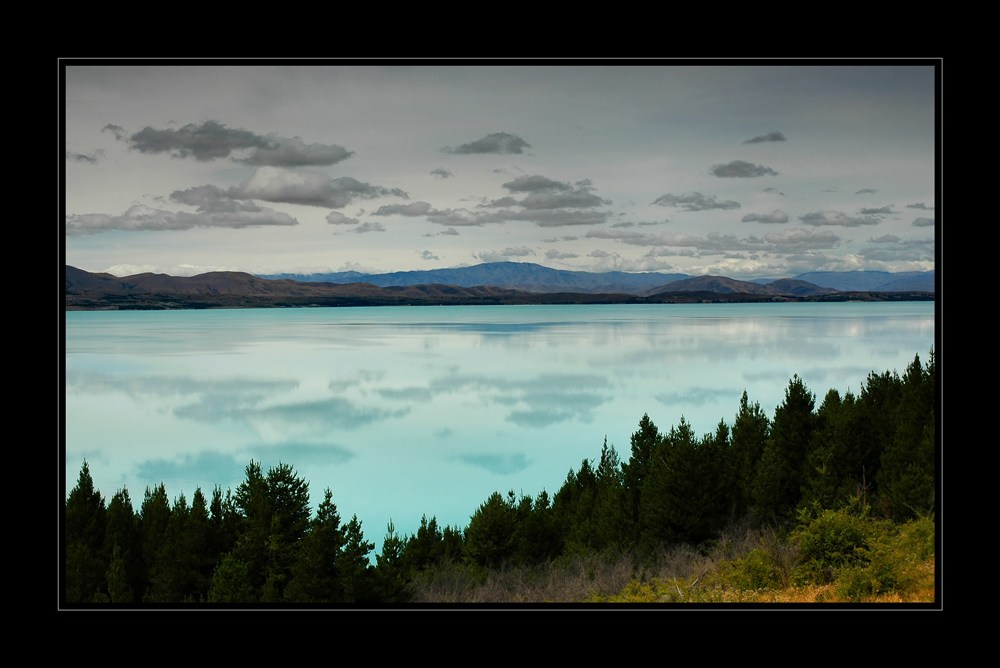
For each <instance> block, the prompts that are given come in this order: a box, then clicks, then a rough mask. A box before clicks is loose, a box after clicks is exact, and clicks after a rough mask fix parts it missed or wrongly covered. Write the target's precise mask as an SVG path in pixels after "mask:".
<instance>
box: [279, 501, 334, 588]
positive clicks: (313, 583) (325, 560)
mask: <svg viewBox="0 0 1000 668" xmlns="http://www.w3.org/2000/svg"><path fill="white" fill-rule="evenodd" d="M345 542H346V539H345V537H344V534H343V530H342V528H341V526H340V514H339V513H338V512H337V506H336V504H334V503H333V494H332V492H331V491H330V488H329V487H328V488H327V489H326V490H325V491H324V498H323V502H322V503H320V504H319V508H317V509H316V517H315V518H313V520H312V521H311V523H310V526H309V532H308V533H307V534H306V536H305V538H304V539H303V540H302V547H301V549H300V550H299V558H298V561H296V563H295V564H294V565H293V566H292V571H291V580H290V581H289V583H288V586H287V587H286V588H285V591H284V600H285V601H287V602H293V603H339V602H341V601H343V600H344V596H345V595H344V586H343V578H342V575H341V565H340V551H341V549H342V548H343V547H344V544H345Z"/></svg>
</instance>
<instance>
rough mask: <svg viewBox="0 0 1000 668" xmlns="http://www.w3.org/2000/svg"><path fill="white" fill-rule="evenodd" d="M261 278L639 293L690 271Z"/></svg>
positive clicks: (498, 270)
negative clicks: (667, 272) (674, 272)
mask: <svg viewBox="0 0 1000 668" xmlns="http://www.w3.org/2000/svg"><path fill="white" fill-rule="evenodd" d="M260 277H261V278H275V279H277V278H290V279H292V280H295V281H306V282H320V283H371V284H372V285H377V286H379V287H382V288H384V287H389V286H393V285H429V284H434V283H442V284H444V285H457V286H459V287H463V288H471V287H475V286H478V285H493V286H496V287H502V288H508V289H512V290H527V291H529V292H584V293H614V292H625V293H630V294H638V293H640V292H645V291H647V290H649V289H650V288H654V287H658V286H661V285H665V284H667V283H669V282H671V281H676V280H680V279H684V278H691V276H690V275H689V274H660V273H656V272H651V273H644V274H633V273H629V272H624V271H608V272H600V273H599V272H590V271H565V270H562V269H550V268H549V267H543V266H542V265H539V264H534V263H531V262H486V263H483V264H478V265H476V266H474V267H457V268H454V269H431V270H427V271H396V272H392V273H389V274H359V273H358V272H356V271H345V272H337V273H331V274H262V275H261V276H260Z"/></svg>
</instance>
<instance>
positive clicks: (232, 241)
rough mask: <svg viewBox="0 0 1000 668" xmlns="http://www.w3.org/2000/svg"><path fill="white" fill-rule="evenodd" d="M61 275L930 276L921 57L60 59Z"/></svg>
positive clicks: (931, 108)
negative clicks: (906, 61) (436, 61)
mask: <svg viewBox="0 0 1000 668" xmlns="http://www.w3.org/2000/svg"><path fill="white" fill-rule="evenodd" d="M65 111H66V116H65V117H66V146H65V149H66V157H65V160H66V181H65V194H66V200H65V201H66V220H65V231H66V262H67V263H68V264H70V265H73V266H76V267H79V268H81V269H85V270H87V271H100V272H110V273H113V274H116V275H120V276H125V275H129V274H135V273H140V272H146V271H152V272H157V273H167V274H172V275H178V276H191V275H195V274H199V273H203V272H206V271H218V270H232V271H246V272H250V273H257V274H272V273H281V272H300V273H302V272H306V273H311V272H327V271H346V270H352V269H353V270H357V271H367V272H387V271H404V270H414V269H437V268H444V267H457V266H463V265H474V264H479V263H480V262H493V261H500V260H513V261H518V262H535V263H538V264H542V265H546V266H549V267H553V268H557V269H574V270H587V271H606V270H612V269H617V270H624V271H664V272H670V273H674V272H677V273H685V274H691V275H702V274H713V275H725V276H730V277H733V278H744V279H749V278H758V277H773V278H779V277H783V276H793V275H796V274H799V273H803V272H806V271H817V270H820V271H850V270H858V269H876V270H883V271H894V272H895V271H923V270H928V269H933V268H934V229H935V200H934V174H935V166H936V163H935V155H934V129H935V103H934V70H933V68H932V67H931V66H926V65H913V64H911V65H908V66H901V67H899V66H894V67H889V66H880V65H879V64H878V63H876V64H874V65H872V64H868V65H854V66H846V67H833V66H829V65H828V64H824V63H823V62H822V61H817V62H816V63H815V64H812V65H805V66H803V65H801V64H798V65H795V66H792V65H788V64H785V63H783V62H781V61H775V63H774V65H773V66H766V67H760V66H752V67H751V66H734V65H733V64H727V65H717V66H682V65H678V64H677V63H673V62H669V61H665V62H664V63H663V64H662V65H661V66H641V67H640V66H631V65H629V63H628V62H627V61H624V62H621V63H618V64H615V65H611V66H599V67H598V66H590V65H585V64H577V65H574V66H569V67H556V66H519V67H508V66H482V67H476V66H462V67H459V66H449V65H441V66H434V67H428V66H419V67H418V66H412V65H406V64H403V65H392V66H376V67H373V66H363V67H362V66H349V65H343V64H331V65H330V66H326V67H317V66H308V67H305V66H296V64H295V62H294V61H289V62H288V63H287V64H286V65H284V66H280V67H255V66H240V67H229V66H226V67H221V66H204V65H203V66H190V67H177V66H174V65H171V66H158V65H156V64H155V63H151V64H149V65H147V66H139V67H137V66H121V65H119V64H117V63H116V62H115V61H107V64H106V65H103V66H85V67H84V66H73V65H71V66H69V67H67V70H66V98H65Z"/></svg>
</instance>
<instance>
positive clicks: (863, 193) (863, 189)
mask: <svg viewBox="0 0 1000 668" xmlns="http://www.w3.org/2000/svg"><path fill="white" fill-rule="evenodd" d="M874 192H877V191H875V190H873V189H872V188H862V189H861V190H858V191H856V192H855V193H854V194H855V195H865V194H868V193H874Z"/></svg>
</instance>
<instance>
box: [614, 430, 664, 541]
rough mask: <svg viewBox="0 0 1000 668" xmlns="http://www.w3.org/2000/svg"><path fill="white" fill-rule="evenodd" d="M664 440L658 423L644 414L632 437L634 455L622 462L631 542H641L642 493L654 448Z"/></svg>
mask: <svg viewBox="0 0 1000 668" xmlns="http://www.w3.org/2000/svg"><path fill="white" fill-rule="evenodd" d="M661 440H662V438H661V436H660V432H659V430H658V429H657V428H656V425H655V424H653V422H652V421H651V420H650V419H649V415H643V416H642V419H641V420H639V429H638V431H636V432H635V433H634V434H632V437H631V439H630V442H631V446H632V455H631V457H630V458H629V460H628V462H627V463H625V464H622V474H623V484H624V487H625V511H626V516H625V518H624V522H623V523H624V525H625V527H624V530H625V531H626V532H628V533H631V543H632V544H636V543H638V542H639V540H640V537H641V533H642V524H641V515H642V511H641V508H642V494H643V489H644V487H645V484H646V477H647V476H648V475H649V467H650V464H651V460H652V457H653V450H654V449H655V448H656V446H657V445H659V443H660V441H661Z"/></svg>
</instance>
